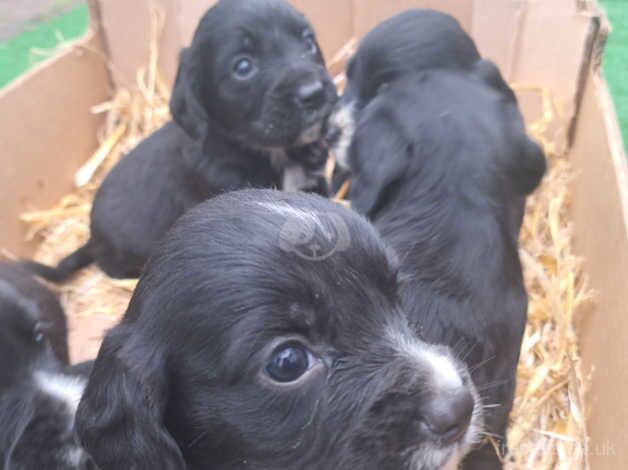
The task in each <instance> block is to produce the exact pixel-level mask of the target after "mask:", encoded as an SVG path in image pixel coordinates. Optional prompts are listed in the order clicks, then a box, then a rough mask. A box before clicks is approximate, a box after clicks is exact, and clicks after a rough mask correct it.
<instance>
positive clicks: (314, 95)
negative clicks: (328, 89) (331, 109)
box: [296, 80, 325, 109]
mask: <svg viewBox="0 0 628 470" xmlns="http://www.w3.org/2000/svg"><path fill="white" fill-rule="evenodd" d="M296 95H297V96H296V98H297V101H298V102H299V104H300V105H301V106H303V107H304V108H310V109H315V108H320V107H321V106H322V105H323V103H324V101H325V85H324V84H323V82H322V81H320V80H316V81H313V82H307V83H304V84H302V85H300V86H299V87H298V88H297V93H296Z"/></svg>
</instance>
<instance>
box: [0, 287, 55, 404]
mask: <svg viewBox="0 0 628 470" xmlns="http://www.w3.org/2000/svg"><path fill="white" fill-rule="evenodd" d="M50 327H51V325H50V323H48V322H45V321H42V320H41V315H40V311H39V308H38V306H37V303H36V302H35V301H33V300H32V299H29V298H24V297H23V296H22V294H21V293H20V292H19V291H18V290H17V289H16V287H15V286H14V285H13V284H11V283H9V282H7V281H6V280H3V279H0V356H1V357H3V358H4V361H6V363H5V364H6V365H5V366H4V367H1V368H0V392H2V391H4V390H7V389H8V388H9V387H10V386H11V385H13V384H14V383H15V382H16V381H18V380H20V379H21V378H23V377H25V376H26V375H25V374H29V373H30V372H32V370H33V367H38V368H39V367H41V368H44V369H45V368H54V367H56V364H57V362H56V359H55V357H54V354H53V351H52V348H51V345H50V341H49V338H48V337H47V332H48V331H49V329H50Z"/></svg>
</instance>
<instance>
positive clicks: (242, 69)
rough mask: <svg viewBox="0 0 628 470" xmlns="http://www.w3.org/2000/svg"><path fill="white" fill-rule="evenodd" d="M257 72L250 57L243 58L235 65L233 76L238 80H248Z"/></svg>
mask: <svg viewBox="0 0 628 470" xmlns="http://www.w3.org/2000/svg"><path fill="white" fill-rule="evenodd" d="M255 72H256V68H255V64H253V61H252V60H251V59H249V58H248V57H241V58H239V59H237V60H236V61H235V62H234V64H233V76H234V77H236V78H237V79H238V80H248V79H249V78H251V77H252V76H253V75H255Z"/></svg>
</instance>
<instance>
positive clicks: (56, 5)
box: [0, 0, 83, 41]
mask: <svg viewBox="0 0 628 470" xmlns="http://www.w3.org/2000/svg"><path fill="white" fill-rule="evenodd" d="M79 3H83V0H0V41H4V40H6V39H9V38H10V37H13V36H15V35H16V34H19V33H21V32H22V31H25V30H28V29H30V28H32V27H33V26H36V25H37V24H39V23H41V22H42V21H47V20H49V19H51V18H54V17H55V16H58V15H59V14H60V13H63V12H64V11H66V10H68V9H70V8H72V7H74V6H76V5H78V4H79Z"/></svg>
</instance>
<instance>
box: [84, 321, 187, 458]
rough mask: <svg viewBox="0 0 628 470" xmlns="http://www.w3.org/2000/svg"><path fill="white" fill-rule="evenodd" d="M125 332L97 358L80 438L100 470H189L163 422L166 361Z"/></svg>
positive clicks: (114, 334) (116, 333)
mask: <svg viewBox="0 0 628 470" xmlns="http://www.w3.org/2000/svg"><path fill="white" fill-rule="evenodd" d="M126 329H127V326H126V325H124V324H122V325H120V326H118V327H117V328H116V329H114V330H112V331H111V332H110V333H109V334H108V335H107V337H106V338H105V341H104V343H103V345H102V347H101V349H100V352H99V353H98V358H97V359H96V363H95V364H94V368H93V370H92V374H91V376H90V379H89V382H88V384H87V388H86V390H85V393H84V395H83V398H82V399H81V402H80V404H79V407H78V411H77V415H76V428H77V433H78V436H79V439H80V441H81V443H82V445H83V446H84V448H85V450H86V451H87V452H88V453H89V454H90V456H91V457H92V458H93V460H94V463H95V464H96V465H97V467H98V468H101V469H109V468H111V469H113V468H129V469H146V470H148V469H150V470H176V469H185V468H186V466H185V462H184V460H183V456H182V454H181V451H180V449H179V447H178V446H177V444H176V442H175V441H174V439H173V438H172V436H170V434H168V431H167V430H166V428H165V427H164V423H163V415H164V410H165V407H166V402H167V397H168V378H167V372H166V363H165V357H164V355H163V354H162V353H161V352H159V351H155V350H153V349H151V348H148V347H146V346H144V345H142V341H141V340H140V339H139V338H137V337H136V336H134V335H133V334H128V332H127V331H126Z"/></svg>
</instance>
